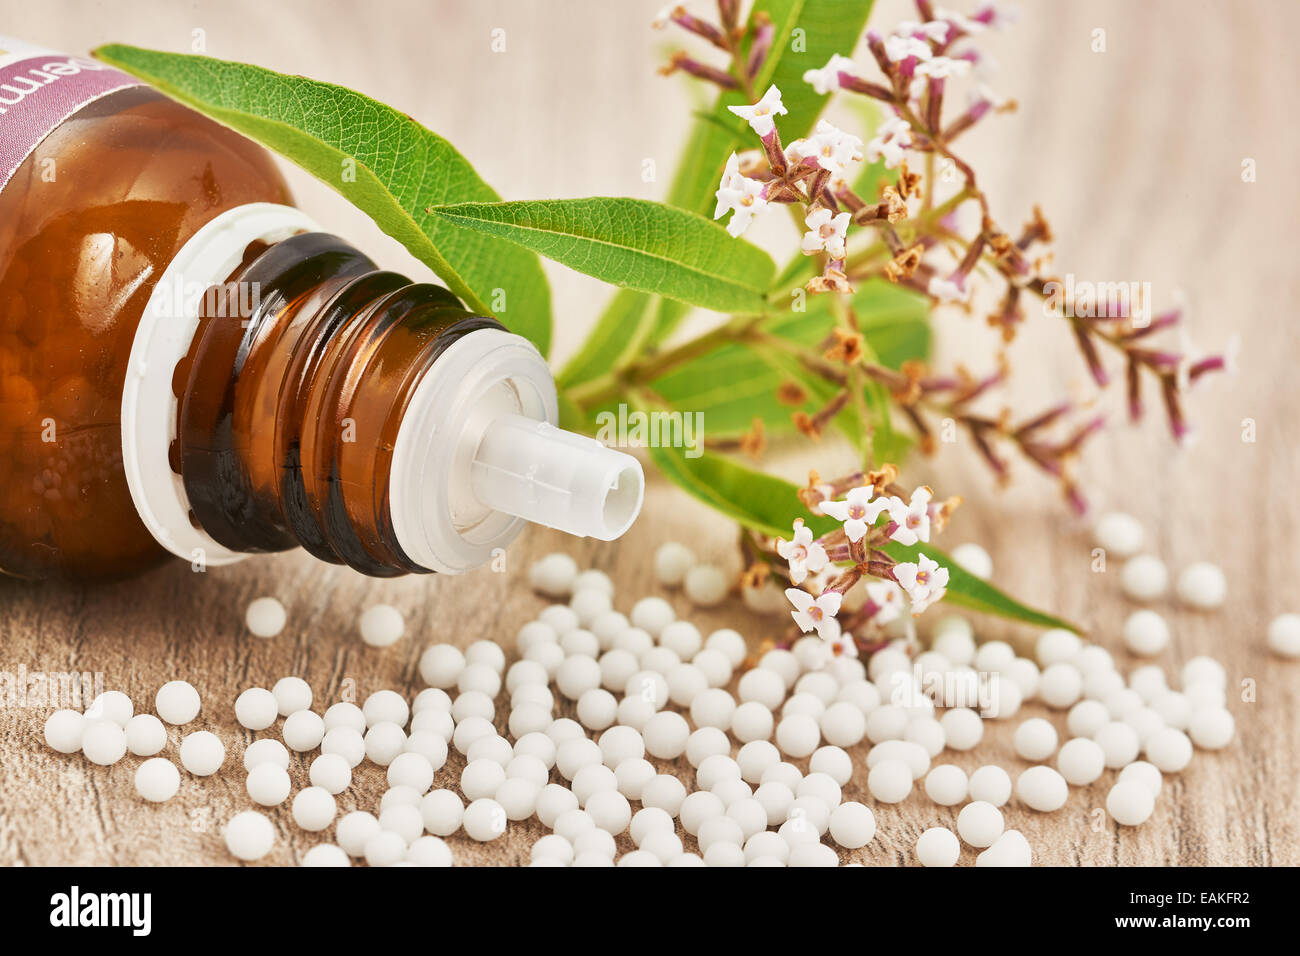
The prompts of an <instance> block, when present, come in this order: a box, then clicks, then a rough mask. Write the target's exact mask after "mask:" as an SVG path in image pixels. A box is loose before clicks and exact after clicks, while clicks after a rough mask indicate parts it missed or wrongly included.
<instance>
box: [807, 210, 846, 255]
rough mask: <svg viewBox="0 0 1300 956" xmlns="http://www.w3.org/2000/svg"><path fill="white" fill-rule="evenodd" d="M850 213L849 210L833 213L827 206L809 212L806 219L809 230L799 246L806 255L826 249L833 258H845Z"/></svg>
mask: <svg viewBox="0 0 1300 956" xmlns="http://www.w3.org/2000/svg"><path fill="white" fill-rule="evenodd" d="M850 218H851V217H850V215H849V214H848V213H847V212H842V213H839V214H838V215H833V214H832V213H831V211H830V210H829V209H827V208H826V207H825V206H818V207H817V208H816V209H814V210H813V211H812V212H810V213H808V218H806V219H805V220H804V222H805V223H807V225H808V231H807V232H805V233H804V235H803V241H802V242H800V243H799V248H800V249H802V250H803V254H804V255H805V256H811V255H813V254H814V253H817V252H821V251H822V250H825V251H826V253H827V255H829V256H830V257H831V258H832V259H843V258H844V257H845V256H846V255H847V254H848V253H847V252H846V251H845V248H844V240H845V237H846V235H847V234H848V230H849V219H850Z"/></svg>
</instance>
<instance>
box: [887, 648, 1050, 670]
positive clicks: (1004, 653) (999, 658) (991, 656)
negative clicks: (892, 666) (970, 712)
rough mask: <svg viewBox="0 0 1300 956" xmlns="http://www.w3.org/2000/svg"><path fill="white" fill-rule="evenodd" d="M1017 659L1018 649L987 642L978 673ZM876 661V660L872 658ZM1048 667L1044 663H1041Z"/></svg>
mask: <svg viewBox="0 0 1300 956" xmlns="http://www.w3.org/2000/svg"><path fill="white" fill-rule="evenodd" d="M1015 659H1016V649H1015V648H1014V647H1012V646H1011V645H1010V644H1008V643H1007V642H1006V641H985V642H984V643H983V644H981V645H980V646H979V649H978V650H976V652H975V669H976V670H977V671H1001V670H1002V669H1004V668H1006V667H1008V666H1009V665H1010V664H1011V662H1012V661H1014V660H1015ZM872 660H873V661H874V660H875V658H872ZM1039 663H1040V664H1043V666H1047V665H1046V664H1044V663H1043V661H1041V660H1040V661H1039Z"/></svg>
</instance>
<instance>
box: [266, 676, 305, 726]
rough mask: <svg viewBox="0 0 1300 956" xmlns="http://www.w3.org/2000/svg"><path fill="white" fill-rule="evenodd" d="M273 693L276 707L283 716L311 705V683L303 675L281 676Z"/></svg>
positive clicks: (273, 688)
mask: <svg viewBox="0 0 1300 956" xmlns="http://www.w3.org/2000/svg"><path fill="white" fill-rule="evenodd" d="M271 693H272V695H274V697H275V703H276V707H277V708H278V709H279V712H280V716H281V717H288V716H289V715H290V714H293V713H297V712H298V711H300V710H308V709H309V708H310V707H311V701H312V694H311V685H309V684H308V683H307V682H306V681H305V680H303V679H302V678H301V677H281V678H280V679H279V680H278V681H276V682H275V686H274V687H272V688H271Z"/></svg>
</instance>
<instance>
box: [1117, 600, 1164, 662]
mask: <svg viewBox="0 0 1300 956" xmlns="http://www.w3.org/2000/svg"><path fill="white" fill-rule="evenodd" d="M1124 644H1125V646H1126V647H1128V649H1129V650H1130V651H1132V652H1133V653H1134V654H1140V655H1141V656H1143V657H1154V656H1155V655H1156V654H1159V653H1160V652H1161V651H1163V650H1164V649H1165V648H1166V647H1168V646H1169V625H1168V624H1167V623H1165V619H1164V618H1163V617H1161V616H1160V615H1159V614H1158V613H1157V612H1155V611H1152V610H1146V609H1144V610H1141V611H1134V612H1133V613H1132V614H1130V615H1129V616H1128V619H1127V620H1125V621H1124Z"/></svg>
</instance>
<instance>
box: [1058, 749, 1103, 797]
mask: <svg viewBox="0 0 1300 956" xmlns="http://www.w3.org/2000/svg"><path fill="white" fill-rule="evenodd" d="M1056 766H1057V768H1058V769H1059V770H1060V771H1061V776H1062V777H1064V778H1065V781H1066V783H1071V784H1074V785H1075V786H1076V787H1083V786H1087V785H1088V784H1090V783H1092V782H1094V781H1095V780H1097V779H1098V778H1099V777H1100V776H1101V774H1102V771H1104V770H1105V769H1106V752H1105V751H1104V750H1102V749H1101V744H1099V743H1097V742H1096V741H1095V740H1092V739H1090V738H1088V737H1074V738H1073V739H1071V740H1067V741H1066V742H1065V745H1064V746H1063V747H1061V752H1060V753H1059V754H1057V755H1056Z"/></svg>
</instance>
